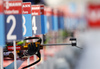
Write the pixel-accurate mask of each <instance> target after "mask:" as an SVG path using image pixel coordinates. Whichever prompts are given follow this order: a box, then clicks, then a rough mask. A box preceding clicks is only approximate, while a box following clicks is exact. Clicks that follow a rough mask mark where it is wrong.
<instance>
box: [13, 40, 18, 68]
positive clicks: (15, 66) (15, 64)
mask: <svg viewBox="0 0 100 69" xmlns="http://www.w3.org/2000/svg"><path fill="white" fill-rule="evenodd" d="M13 45H14V69H17V63H16V41H13Z"/></svg>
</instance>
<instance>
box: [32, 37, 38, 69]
mask: <svg viewBox="0 0 100 69" xmlns="http://www.w3.org/2000/svg"><path fill="white" fill-rule="evenodd" d="M33 37H35V35H33ZM35 41H36V40H34V39H33V42H35ZM33 57H34V62H35V61H36V60H37V57H36V55H33ZM36 68H37V64H36V65H35V69H36Z"/></svg>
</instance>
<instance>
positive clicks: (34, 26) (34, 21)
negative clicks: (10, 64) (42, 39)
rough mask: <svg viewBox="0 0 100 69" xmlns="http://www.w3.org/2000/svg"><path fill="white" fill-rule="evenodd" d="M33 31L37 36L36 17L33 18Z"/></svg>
mask: <svg viewBox="0 0 100 69" xmlns="http://www.w3.org/2000/svg"><path fill="white" fill-rule="evenodd" d="M32 30H34V34H36V30H37V27H36V20H35V16H33V18H32Z"/></svg>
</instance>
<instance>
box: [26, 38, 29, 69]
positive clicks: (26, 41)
mask: <svg viewBox="0 0 100 69" xmlns="http://www.w3.org/2000/svg"><path fill="white" fill-rule="evenodd" d="M27 38H28V37H27ZM26 42H29V41H28V40H26ZM29 64H30V57H28V59H27V65H29ZM27 69H30V68H27Z"/></svg>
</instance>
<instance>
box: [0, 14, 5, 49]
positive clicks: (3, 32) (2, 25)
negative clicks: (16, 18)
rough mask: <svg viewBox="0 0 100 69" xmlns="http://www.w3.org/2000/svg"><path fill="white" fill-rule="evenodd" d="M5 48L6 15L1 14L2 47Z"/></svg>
mask: <svg viewBox="0 0 100 69" xmlns="http://www.w3.org/2000/svg"><path fill="white" fill-rule="evenodd" d="M3 46H5V24H4V15H3V14H0V47H3Z"/></svg>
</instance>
